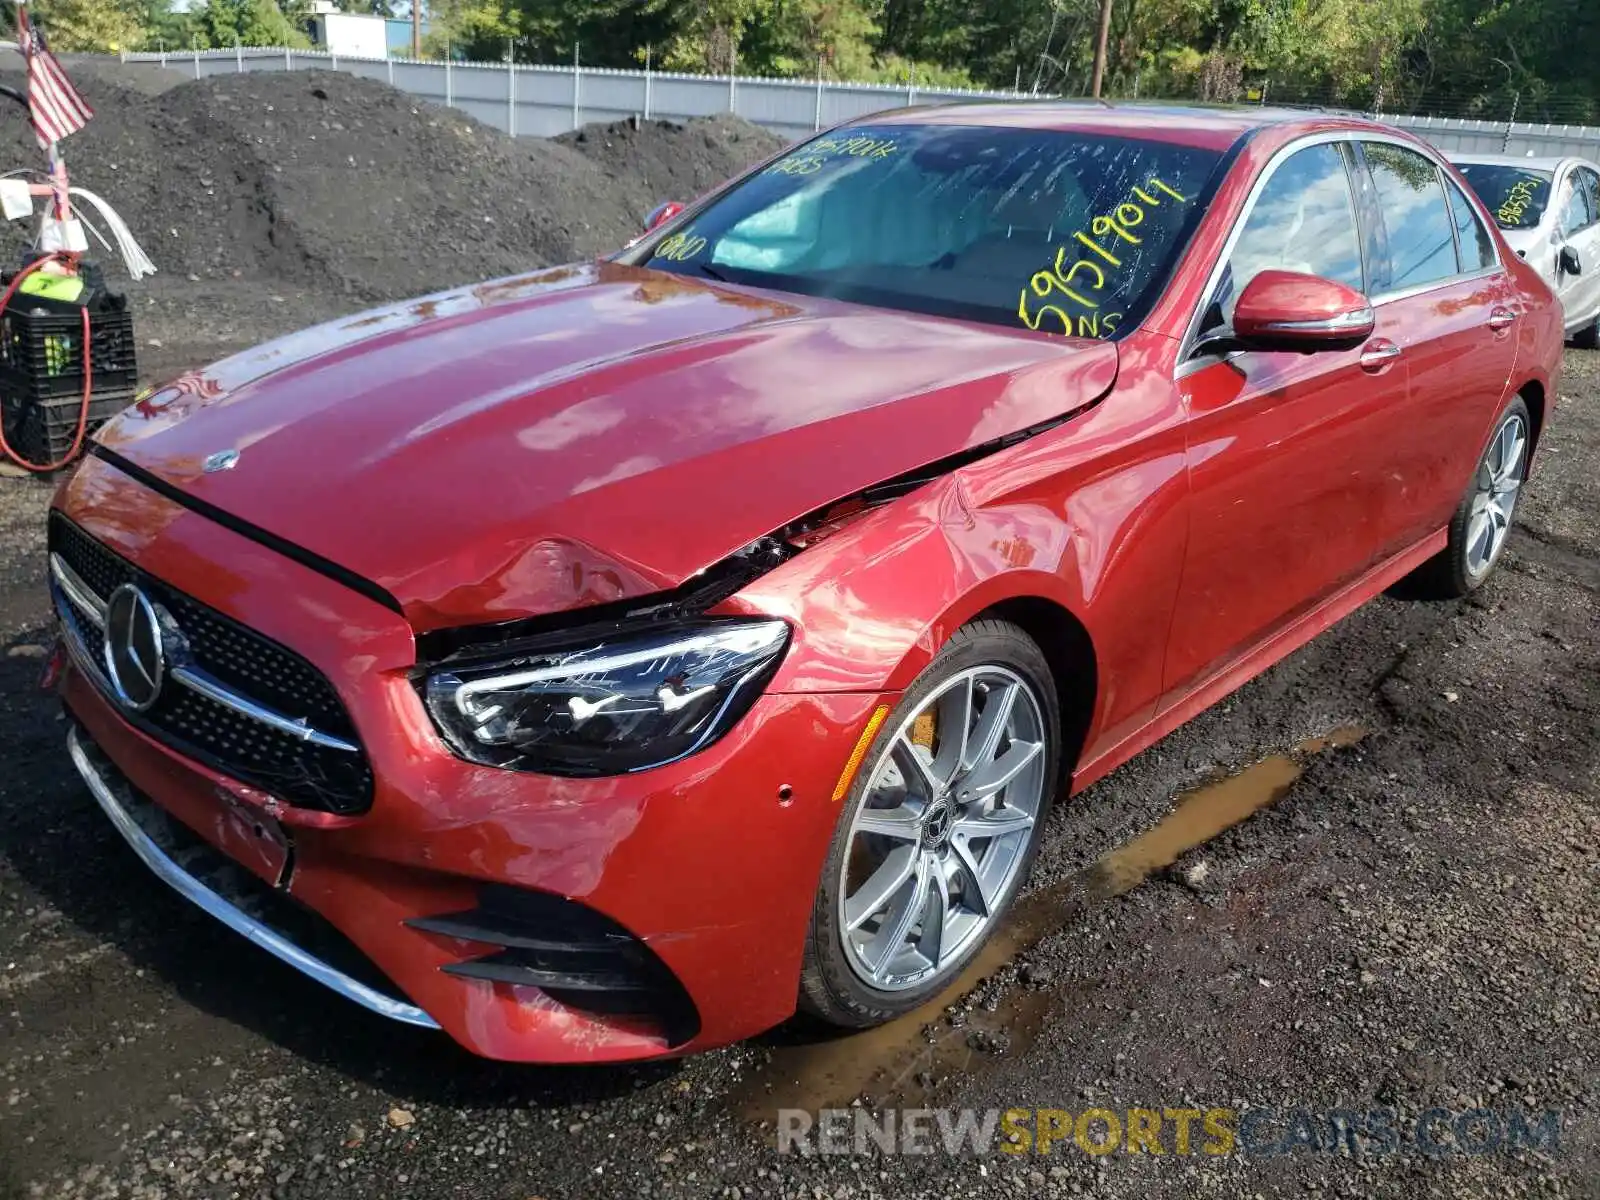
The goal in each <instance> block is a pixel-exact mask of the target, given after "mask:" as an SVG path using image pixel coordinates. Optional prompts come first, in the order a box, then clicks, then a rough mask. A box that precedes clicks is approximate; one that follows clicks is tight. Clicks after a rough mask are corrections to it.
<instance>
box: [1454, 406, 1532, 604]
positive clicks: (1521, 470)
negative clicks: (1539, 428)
mask: <svg viewBox="0 0 1600 1200" xmlns="http://www.w3.org/2000/svg"><path fill="white" fill-rule="evenodd" d="M1527 460H1528V427H1527V424H1526V422H1525V421H1524V420H1523V418H1522V415H1521V414H1520V413H1512V414H1511V415H1510V416H1508V417H1506V419H1505V421H1504V422H1503V423H1502V424H1501V426H1500V428H1499V429H1497V430H1496V431H1495V435H1494V439H1493V440H1492V441H1491V442H1490V443H1489V450H1488V453H1486V454H1485V455H1484V460H1483V463H1482V464H1481V465H1480V466H1479V467H1478V489H1477V491H1476V492H1475V493H1474V495H1473V497H1472V508H1471V510H1470V512H1469V514H1468V517H1467V546H1466V550H1467V573H1468V574H1469V575H1470V576H1471V577H1472V578H1474V579H1477V578H1479V577H1480V576H1482V575H1484V574H1485V573H1486V572H1487V571H1488V570H1489V568H1490V567H1492V566H1493V565H1494V563H1495V560H1496V559H1497V558H1499V557H1500V551H1501V550H1503V549H1504V548H1505V542H1506V534H1507V533H1508V532H1509V531H1510V529H1511V517H1512V513H1513V512H1514V511H1515V509H1516V505H1517V496H1518V494H1519V493H1520V492H1521V491H1522V481H1523V478H1524V476H1525V475H1526V473H1527Z"/></svg>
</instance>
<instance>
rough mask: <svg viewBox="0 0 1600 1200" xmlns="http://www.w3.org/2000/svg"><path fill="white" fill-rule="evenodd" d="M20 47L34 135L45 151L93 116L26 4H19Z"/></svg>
mask: <svg viewBox="0 0 1600 1200" xmlns="http://www.w3.org/2000/svg"><path fill="white" fill-rule="evenodd" d="M17 44H18V46H19V47H20V48H21V50H22V53H23V55H24V56H25V57H26V59H27V63H28V112H29V113H30V114H31V116H32V118H33V132H34V134H35V136H37V137H38V139H39V145H40V146H41V147H42V148H48V147H49V146H50V144H51V143H52V142H59V141H60V140H61V139H62V138H64V137H66V136H67V135H68V134H69V133H76V132H77V131H78V130H80V129H82V128H83V127H84V126H85V125H87V124H88V123H89V118H90V117H92V116H94V110H93V109H91V108H90V107H89V106H88V105H87V104H86V103H84V99H83V97H82V96H80V95H78V89H77V88H75V87H73V86H72V80H70V79H68V78H67V73H66V72H65V71H63V70H62V69H61V64H60V63H58V62H57V61H56V56H55V55H53V54H51V53H50V51H49V49H48V48H47V47H46V46H45V44H44V37H43V35H42V34H40V33H39V31H38V30H36V29H34V28H33V25H32V23H31V22H29V20H28V17H27V7H26V5H23V4H19V5H17Z"/></svg>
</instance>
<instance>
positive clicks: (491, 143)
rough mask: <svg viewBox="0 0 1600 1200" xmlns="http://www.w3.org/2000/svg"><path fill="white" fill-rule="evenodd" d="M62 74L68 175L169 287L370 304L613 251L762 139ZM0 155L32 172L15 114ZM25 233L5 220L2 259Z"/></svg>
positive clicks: (335, 93)
mask: <svg viewBox="0 0 1600 1200" xmlns="http://www.w3.org/2000/svg"><path fill="white" fill-rule="evenodd" d="M79 76H80V83H81V87H82V90H83V92H84V93H85V96H86V98H87V99H88V100H89V102H90V103H91V104H92V105H93V106H94V108H95V110H96V117H95V119H94V120H93V121H92V122H90V124H89V125H88V127H87V128H85V129H84V130H83V131H82V132H81V133H79V134H77V135H75V136H74V137H73V138H72V140H71V141H70V142H68V143H67V144H66V146H65V150H66V153H67V156H68V163H69V166H70V167H71V170H72V176H73V180H74V182H75V183H78V184H81V185H83V186H85V187H88V188H90V189H91V190H93V191H96V192H98V193H100V194H101V195H103V196H104V197H105V198H106V199H107V200H109V201H110V202H111V203H112V204H113V205H114V206H115V207H116V208H117V210H118V211H119V212H120V213H121V214H122V216H123V218H124V219H125V220H126V221H127V222H128V224H129V226H130V227H131V228H132V229H133V231H134V234H135V236H136V237H138V238H139V239H140V241H141V242H142V243H143V244H144V246H145V248H146V250H147V251H148V252H149V253H150V256H151V257H152V258H153V259H155V261H156V263H157V265H158V266H159V267H160V268H161V271H162V273H163V275H165V276H167V278H168V279H170V278H171V277H173V276H178V277H184V276H193V277H197V279H198V280H199V281H205V280H225V279H241V280H260V281H263V282H270V283H280V282H281V283H290V284H295V285H298V286H301V287H306V288H312V289H315V290H318V291H323V290H326V291H330V292H333V293H336V294H346V295H349V296H352V297H358V298H362V299H372V300H382V299H393V298H400V297H404V296H410V295H415V294H418V293H421V292H426V291H431V290H434V289H437V288H441V287H447V286H451V285H453V284H457V283H461V282H465V281H467V280H473V279H482V278H486V277H490V276H495V275H502V274H509V273H512V272H515V271H519V270H524V269H527V268H530V267H536V266H544V265H548V264H551V263H557V262H563V261H569V260H572V259H576V258H583V257H588V256H591V255H594V254H596V253H600V252H603V251H606V250H611V249H615V248H616V247H618V246H620V245H621V244H622V243H623V242H624V241H626V240H627V239H628V238H629V237H631V236H633V234H634V233H636V232H637V230H638V227H639V219H640V216H641V215H642V214H643V213H644V212H645V211H647V210H648V209H649V207H651V206H652V205H653V204H654V203H655V202H656V201H657V200H658V199H661V198H665V197H673V198H678V197H682V198H689V197H690V196H692V195H695V194H698V193H700V192H703V191H705V190H707V189H708V188H709V187H711V186H713V185H714V184H715V183H717V182H720V181H721V180H722V179H724V178H726V177H727V176H728V175H731V174H733V173H734V172H736V171H737V170H739V169H740V168H742V167H743V166H745V165H747V164H748V163H749V162H751V161H754V160H755V159H757V158H760V157H763V156H765V155H766V154H769V153H771V152H772V150H773V149H775V148H776V147H777V146H778V145H780V144H781V142H780V141H779V140H778V139H776V138H774V137H773V136H772V135H769V134H766V133H764V132H763V131H761V130H759V129H756V128H755V127H754V126H751V125H749V124H747V123H745V122H742V121H737V120H734V119H728V118H714V119H711V120H706V121H697V122H693V123H691V124H690V125H688V126H682V127H680V126H674V125H668V124H665V123H659V122H651V123H647V124H645V125H643V126H642V127H641V128H640V129H637V130H635V129H633V128H631V127H628V126H626V125H624V126H622V127H621V128H620V129H618V128H607V129H598V130H595V131H592V132H591V131H580V133H579V134H577V135H569V137H568V138H566V139H562V140H560V141H545V140H541V139H536V138H520V139H513V138H509V137H507V136H505V135H504V134H502V133H499V132H498V131H496V130H493V129H490V128H489V127H487V126H485V125H482V124H480V123H478V122H477V121H474V120H473V119H471V118H470V117H467V116H465V115H463V114H461V113H459V112H455V111H451V110H447V109H441V108H437V107H435V106H433V105H430V104H427V103H425V102H423V101H421V100H418V99H416V98H415V97H412V96H409V95H407V94H406V93H404V92H400V91H397V90H395V89H394V88H391V87H388V86H387V85H385V84H383V83H379V82H377V81H374V80H368V79H361V78H357V77H355V76H351V75H345V74H341V73H338V72H326V71H306V72H295V73H293V74H277V73H260V74H242V75H218V76H212V77H209V78H206V79H200V80H193V81H188V82H183V83H179V84H177V85H176V86H173V87H170V88H168V89H166V90H164V91H162V92H160V93H159V94H147V93H149V91H150V88H149V86H148V85H147V84H144V82H143V81H140V84H139V85H135V86H126V87H125V86H123V85H122V84H121V83H120V82H118V81H117V80H116V77H115V70H114V69H111V68H104V69H100V70H97V71H95V72H92V73H83V72H80V73H79ZM0 80H3V81H5V82H9V83H12V84H13V85H15V84H17V83H19V82H20V79H19V78H18V77H16V76H13V75H10V74H6V73H0ZM0 121H4V118H0ZM0 152H3V153H4V155H5V158H4V161H3V162H0V170H3V169H9V168H12V167H15V166H29V167H32V166H34V165H35V164H39V163H40V155H39V152H38V149H37V147H36V146H35V145H34V144H33V141H32V134H31V132H30V131H29V130H28V128H27V125H26V122H25V119H24V117H23V114H22V111H21V109H20V108H18V109H16V111H15V113H14V114H13V115H12V119H11V120H9V121H5V122H4V124H3V126H0ZM25 225H26V223H25V222H19V223H17V224H16V225H14V226H12V227H10V229H9V230H7V237H6V242H5V244H4V245H3V246H0V252H3V253H4V254H5V256H6V258H7V259H9V258H10V257H11V256H12V254H13V253H14V250H15V248H16V247H18V246H20V245H21V244H22V241H23V239H24V237H25V236H26V234H27V232H28V231H27V230H25V228H24V227H25ZM102 257H104V256H102Z"/></svg>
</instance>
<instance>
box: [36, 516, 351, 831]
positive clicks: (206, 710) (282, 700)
mask: <svg viewBox="0 0 1600 1200" xmlns="http://www.w3.org/2000/svg"><path fill="white" fill-rule="evenodd" d="M50 549H51V550H52V551H53V552H54V553H56V554H59V555H60V556H61V558H62V560H63V561H64V562H65V563H66V564H67V566H69V567H71V568H72V569H73V571H75V572H76V573H77V575H78V577H79V578H80V579H82V580H83V582H84V583H85V584H87V585H88V586H89V588H90V589H92V590H93V591H94V592H95V593H96V594H97V595H98V596H99V597H100V598H101V599H102V600H104V599H107V598H108V597H109V596H110V595H111V593H112V592H113V591H115V590H116V589H117V588H118V587H120V586H121V585H122V584H125V583H137V584H138V585H139V586H140V588H141V589H143V590H144V592H145V593H146V594H147V595H148V596H149V597H150V599H151V600H152V601H154V602H155V603H156V604H157V605H159V606H160V607H162V608H164V609H166V610H167V612H168V613H169V614H170V615H171V617H172V619H173V621H174V622H175V623H176V624H177V626H178V628H179V630H181V631H182V634H183V638H184V641H185V643H186V644H187V647H188V651H189V653H190V655H191V656H192V657H193V660H194V663H195V665H196V666H198V667H200V668H202V669H203V670H204V671H206V672H207V673H208V674H210V675H212V676H213V677H215V678H216V679H217V680H218V681H220V682H221V683H223V684H225V685H226V686H227V687H229V688H230V689H232V690H234V691H236V692H238V693H240V694H241V695H243V696H245V697H248V698H249V699H250V700H252V701H254V702H255V703H256V704H259V705H262V706H264V707H266V708H270V709H272V710H273V711H275V712H277V713H280V714H281V715H283V716H285V717H288V718H289V719H291V720H300V719H304V720H306V721H308V722H309V723H310V724H311V725H312V726H313V727H314V728H316V729H317V730H319V731H320V732H322V733H326V734H328V735H330V736H332V737H336V738H341V739H343V740H345V741H347V742H356V740H357V739H356V733H355V727H354V726H353V725H352V724H351V721H350V716H349V714H348V713H346V712H345V708H344V704H343V703H342V702H341V701H340V699H339V696H338V694H337V693H336V692H335V691H334V690H333V685H332V684H331V683H329V682H328V680H327V678H326V677H325V676H324V675H323V674H322V673H321V672H320V671H318V670H317V669H316V668H315V667H313V666H312V665H311V664H310V663H308V662H307V661H306V660H305V659H303V658H301V657H300V656H299V655H298V654H296V653H294V652H293V651H292V650H289V649H287V648H286V647H284V646H280V645H279V644H278V643H277V642H274V641H272V640H270V639H268V638H265V637H263V636H262V635H261V634H259V633H256V632H255V631H254V630H252V629H248V628H246V627H245V626H243V625H240V624H239V623H238V622H236V621H234V620H233V619H232V618H230V617H226V616H223V615H222V614H221V613H219V612H217V611H216V610H215V609H212V608H207V607H206V606H205V605H203V604H201V603H200V602H199V601H198V600H195V599H193V598H192V597H190V596H187V595H185V594H184V593H182V592H179V591H177V590H176V589H174V588H172V587H169V586H168V585H167V584H165V583H163V582H161V581H160V580H159V579H156V578H155V577H154V576H151V575H148V574H146V573H145V572H143V571H140V570H139V569H138V568H137V567H135V566H134V565H133V564H132V563H130V562H128V561H127V560H126V559H124V558H122V557H120V556H119V555H117V554H115V553H114V552H112V551H111V550H110V549H108V548H107V547H105V546H104V545H102V544H101V543H99V542H97V541H95V540H94V539H93V538H91V537H90V536H89V535H88V534H86V533H84V531H83V530H81V529H79V528H78V527H77V526H76V525H74V524H72V522H70V521H68V520H67V519H66V518H65V517H63V516H61V515H60V514H59V513H52V514H51V518H50ZM77 630H78V633H79V635H80V636H81V637H82V639H83V641H84V644H85V646H86V647H87V648H88V650H89V652H90V654H91V655H92V656H93V658H94V661H95V662H99V661H101V657H102V647H103V638H102V637H101V635H100V632H99V631H98V630H97V629H95V628H94V626H93V625H91V624H89V623H88V622H87V621H79V622H77ZM125 716H126V717H127V719H128V720H129V721H131V722H132V723H133V724H134V725H137V726H138V727H140V728H141V729H143V730H145V731H146V732H147V733H150V734H151V735H152V736H154V737H156V738H159V739H160V740H161V741H163V742H166V743H167V744H168V745H170V746H172V747H173V748H174V749H175V750H178V751H179V752H180V753H183V754H187V755H188V756H190V757H191V758H194V759H196V760H197V761H200V762H203V763H205V764H206V765H208V766H210V767H213V768H214V769H216V770H218V771H221V772H222V773H224V774H226V775H229V776H231V777H232V778H234V779H238V780H240V781H242V782H244V783H249V784H253V785H254V786H256V787H259V788H262V789H264V790H266V791H269V792H271V793H272V794H273V795H275V796H277V797H279V798H280V799H282V800H285V801H287V802H289V803H291V804H297V805H300V806H302V807H305V808H316V809H322V810H324V811H327V812H336V813H352V812H361V811H364V810H365V809H366V808H367V807H368V806H369V805H370V804H371V803H372V769H371V767H370V765H369V764H368V762H367V758H366V755H365V754H363V753H351V752H349V751H346V750H337V749H332V748H329V747H323V746H314V745H310V744H308V743H306V742H303V741H301V740H300V739H299V738H297V737H294V736H293V735H291V734H287V733H283V732H280V731H278V730H276V729H273V728H272V727H271V726H270V725H265V724H262V723H261V722H260V721H257V720H254V719H253V718H251V717H247V716H245V715H244V714H242V713H238V712H235V711H234V710H233V709H231V708H229V707H228V706H226V705H224V704H219V703H217V702H216V701H215V700H211V699H208V698H207V697H205V696H202V695H200V694H199V693H198V692H195V691H191V690H190V689H188V688H185V687H182V686H179V685H177V684H175V683H169V684H168V685H167V686H166V687H164V688H162V690H161V695H160V698H159V699H158V700H157V701H156V703H155V705H154V706H153V707H151V708H150V709H149V710H148V711H147V712H144V713H141V714H125Z"/></svg>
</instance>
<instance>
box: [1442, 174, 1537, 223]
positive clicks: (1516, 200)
mask: <svg viewBox="0 0 1600 1200" xmlns="http://www.w3.org/2000/svg"><path fill="white" fill-rule="evenodd" d="M1456 169H1457V170H1458V171H1460V172H1461V174H1462V175H1463V176H1465V178H1466V181H1467V182H1468V183H1470V184H1471V185H1472V190H1473V191H1475V192H1477V193H1478V199H1480V200H1482V201H1483V205H1484V207H1485V208H1487V209H1488V210H1489V212H1490V214H1491V215H1492V216H1493V217H1494V219H1495V224H1497V225H1499V226H1500V228H1501V229H1534V228H1536V227H1537V226H1538V224H1539V221H1540V220H1541V219H1542V218H1543V217H1544V210H1545V206H1546V205H1547V204H1549V203H1550V172H1549V171H1530V170H1528V169H1527V168H1526V167H1513V166H1510V165H1508V164H1504V163H1457V164H1456Z"/></svg>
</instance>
